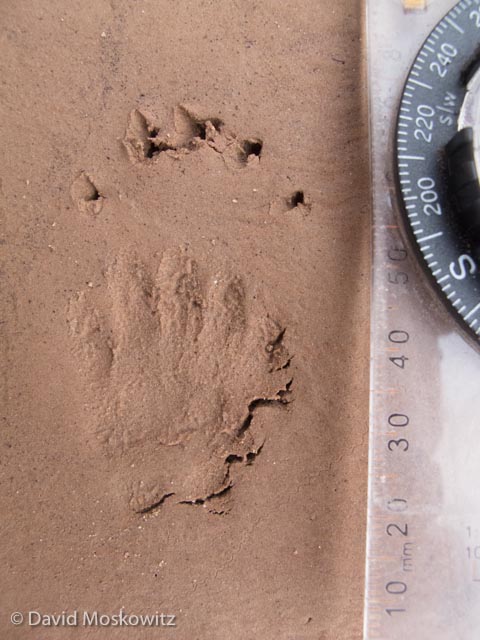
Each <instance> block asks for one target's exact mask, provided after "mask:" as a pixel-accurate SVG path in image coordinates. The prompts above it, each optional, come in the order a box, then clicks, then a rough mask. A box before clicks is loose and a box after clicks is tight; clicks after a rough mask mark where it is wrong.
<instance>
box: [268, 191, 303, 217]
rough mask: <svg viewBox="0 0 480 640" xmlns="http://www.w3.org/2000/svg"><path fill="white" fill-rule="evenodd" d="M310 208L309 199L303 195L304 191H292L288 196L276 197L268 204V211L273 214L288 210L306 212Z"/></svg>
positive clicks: (287, 211)
mask: <svg viewBox="0 0 480 640" xmlns="http://www.w3.org/2000/svg"><path fill="white" fill-rule="evenodd" d="M311 208H312V205H311V203H310V201H309V200H308V199H307V198H306V197H305V193H304V191H294V192H293V193H292V194H291V195H290V196H288V197H286V198H285V197H281V198H277V199H276V200H274V201H273V202H272V203H271V204H270V213H271V214H273V215H278V214H284V213H289V212H290V211H291V212H293V211H303V212H308V211H310V209H311Z"/></svg>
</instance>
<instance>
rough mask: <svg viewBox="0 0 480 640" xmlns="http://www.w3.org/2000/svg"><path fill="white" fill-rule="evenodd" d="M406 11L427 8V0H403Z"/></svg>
mask: <svg viewBox="0 0 480 640" xmlns="http://www.w3.org/2000/svg"><path fill="white" fill-rule="evenodd" d="M403 8H404V9H405V11H422V10H424V9H426V8H427V0H403Z"/></svg>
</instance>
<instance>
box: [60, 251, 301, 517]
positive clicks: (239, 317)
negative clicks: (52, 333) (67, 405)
mask: <svg viewBox="0 0 480 640" xmlns="http://www.w3.org/2000/svg"><path fill="white" fill-rule="evenodd" d="M92 295H93V294H92V292H91V291H87V292H84V293H81V294H80V295H79V296H77V297H76V298H75V299H73V300H72V301H71V302H70V305H69V309H68V321H69V326H70V333H71V336H72V344H73V348H74V352H75V355H76V358H77V360H78V363H79V365H80V370H81V373H82V375H83V376H84V378H85V381H86V382H87V383H89V392H88V393H89V406H88V411H87V417H86V422H87V424H88V433H90V434H91V435H92V438H93V441H94V442H95V443H96V445H95V446H97V447H100V448H101V450H102V451H103V452H104V454H105V455H107V456H108V458H109V459H110V460H112V461H113V462H114V467H115V468H116V469H117V470H118V469H119V470H120V471H119V472H120V474H121V477H122V481H123V482H124V483H126V485H127V486H128V496H129V501H130V505H131V507H132V508H133V509H134V510H135V511H137V512H140V511H146V510H148V509H150V508H152V507H154V506H157V505H159V504H161V503H162V502H163V500H164V499H165V498H166V497H167V496H169V495H174V496H175V499H176V500H177V501H179V502H191V503H198V502H199V501H205V500H206V499H208V498H209V497H212V496H215V495H218V494H219V493H221V492H222V491H225V490H226V489H227V488H228V487H229V486H230V485H231V480H230V477H229V466H230V463H231V462H232V461H233V460H235V461H237V462H238V461H239V460H240V461H243V462H244V463H245V464H247V463H248V462H250V461H251V459H252V457H253V456H254V455H255V454H256V453H257V452H258V450H259V448H260V447H261V443H258V441H257V442H255V437H254V435H253V431H252V429H251V428H250V425H251V423H252V419H253V417H254V411H255V409H256V407H257V406H259V405H263V406H264V405H268V404H271V403H278V404H285V403H286V402H287V401H288V394H289V389H290V384H291V377H290V371H289V364H290V355H289V353H288V351H287V349H286V347H285V345H284V336H285V328H284V327H283V326H282V325H281V324H279V323H278V322H277V321H275V320H274V319H272V318H271V317H270V316H269V314H268V313H267V311H266V310H265V308H264V306H263V305H262V304H261V303H260V302H259V301H258V296H255V297H254V296H249V294H248V291H247V287H246V285H245V283H244V281H243V279H242V278H241V277H240V276H238V275H230V274H228V273H224V274H217V275H216V276H215V277H207V276H205V275H203V274H202V273H201V270H200V268H199V266H198V264H197V263H196V261H195V260H194V259H193V258H191V257H190V256H189V255H187V253H186V252H185V251H183V250H176V251H169V252H166V253H165V254H164V255H163V258H162V260H161V262H160V264H159V266H158V269H157V270H156V272H155V273H153V272H152V271H150V270H149V269H147V268H146V266H145V265H144V264H142V262H141V261H140V260H138V258H137V257H135V256H134V255H130V254H123V255H120V256H118V257H117V258H116V259H115V260H114V262H113V263H112V264H111V265H110V267H109V268H108V270H107V272H106V291H105V294H104V298H103V299H104V300H106V302H107V304H106V305H105V309H104V310H102V311H100V310H99V309H98V308H97V306H98V305H95V303H94V302H93V301H91V300H92V298H91V296H92Z"/></svg>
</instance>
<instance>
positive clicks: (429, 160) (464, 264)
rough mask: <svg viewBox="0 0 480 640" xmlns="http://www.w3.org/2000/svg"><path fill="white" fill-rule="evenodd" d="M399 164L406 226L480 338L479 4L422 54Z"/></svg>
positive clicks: (438, 33) (409, 87) (404, 103)
mask: <svg viewBox="0 0 480 640" xmlns="http://www.w3.org/2000/svg"><path fill="white" fill-rule="evenodd" d="M396 164H397V175H398V183H399V187H400V192H401V199H402V202H403V211H404V214H405V218H406V220H407V227H408V229H409V230H410V231H411V234H412V236H413V238H414V241H415V244H416V246H417V247H418V249H419V251H420V253H421V255H422V260H423V261H424V263H425V266H426V267H427V268H428V270H429V271H430V273H431V275H432V276H433V278H434V279H435V281H436V283H437V285H438V288H439V290H440V292H441V295H442V296H443V297H444V299H446V300H447V301H448V302H449V304H450V306H451V308H452V310H455V311H456V313H458V314H459V315H460V316H461V318H463V321H464V323H466V326H468V327H469V330H471V331H473V332H474V333H475V334H476V336H477V339H480V182H479V176H480V0H462V1H461V2H458V3H457V4H456V5H455V7H454V8H453V9H452V10H451V11H450V12H449V13H448V14H447V15H446V16H445V17H444V18H443V19H442V20H441V21H440V22H439V23H438V25H437V26H436V27H435V28H434V29H433V31H432V32H431V33H430V35H429V36H428V38H427V40H426V41H425V43H424V44H423V46H422V48H421V49H420V51H419V52H418V54H417V57H416V59H415V62H414V63H413V65H412V68H411V69H410V73H409V75H408V78H407V81H406V83H405V87H404V90H403V95H402V99H401V103H400V108H399V113H398V121H397V134H396Z"/></svg>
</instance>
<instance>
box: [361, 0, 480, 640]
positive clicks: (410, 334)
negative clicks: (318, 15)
mask: <svg viewBox="0 0 480 640" xmlns="http://www.w3.org/2000/svg"><path fill="white" fill-rule="evenodd" d="M367 4H368V7H367V8H368V12H367V31H368V60H369V89H370V118H371V149H372V184H373V206H374V223H373V224H374V251H373V288H372V327H371V408H370V441H369V495H368V525H367V555H366V592H365V615H364V638H365V640H373V639H374V638H378V639H382V640H430V639H433V638H435V640H476V639H477V638H478V639H480V348H479V339H478V335H476V333H475V332H476V330H477V329H478V326H480V324H478V323H480V319H479V320H478V321H477V317H476V314H477V313H479V312H480V296H477V294H478V291H479V288H478V277H480V276H479V275H478V273H477V272H478V267H477V265H478V256H477V257H475V250H474V247H475V243H474V242H473V240H472V238H473V235H471V236H470V235H469V234H473V233H474V231H473V230H472V229H473V227H474V225H473V223H472V224H470V223H471V216H472V215H473V214H472V206H470V205H471V202H468V203H467V204H468V206H466V207H464V209H461V207H462V206H463V205H461V203H460V205H458V206H459V207H460V208H459V209H458V210H456V209H455V208H454V205H453V204H452V205H451V206H452V211H454V212H453V213H452V212H451V211H449V210H447V209H449V207H450V204H448V203H447V202H446V198H447V197H448V198H450V197H451V194H452V192H453V201H455V202H457V200H456V199H455V189H456V187H455V184H457V183H455V180H456V178H455V176H456V173H455V172H457V173H458V171H457V169H458V167H459V166H461V168H462V171H463V168H464V167H465V166H466V161H465V160H464V159H463V160H462V162H461V163H460V164H458V163H459V162H460V161H458V162H457V160H456V159H455V158H454V160H452V162H451V166H450V164H448V160H447V159H446V158H447V156H446V152H445V154H444V152H443V148H444V147H445V145H444V142H445V141H447V140H450V139H453V138H455V135H456V132H457V129H459V124H458V121H459V119H461V117H460V114H461V109H462V105H463V104H464V103H465V99H466V95H467V89H466V88H465V90H464V93H463V94H462V93H461V92H459V93H458V94H457V93H455V91H454V90H453V89H452V90H450V88H449V87H447V85H446V84H442V83H443V82H445V83H446V82H453V81H454V80H455V79H456V80H455V81H457V80H458V83H461V82H464V83H467V80H468V78H466V76H465V73H466V72H467V71H468V72H469V73H470V75H471V76H472V77H473V76H474V75H475V70H476V66H475V62H476V61H475V59H474V58H475V56H478V53H479V49H480V6H479V2H478V1H477V0H471V1H469V0H464V1H463V2H460V3H458V2H452V1H451V0H433V1H431V2H427V3H425V2H422V1H421V0H420V1H414V0H411V1H410V2H409V1H408V0H404V1H402V0H367ZM424 5H425V6H424ZM452 10H454V11H456V12H454V13H451V12H452ZM441 21H443V22H442V24H441V26H440V27H439V28H438V29H437V30H436V31H434V32H433V33H434V35H433V36H429V34H431V33H432V30H435V28H436V25H438V24H439V22H441ZM429 37H430V40H427V38H429ZM424 43H426V44H427V47H428V48H427V49H426V50H424V51H423V53H422V55H421V56H420V58H417V54H418V53H419V51H421V49H422V46H423V45H424ZM468 43H469V44H468ZM465 47H466V48H465ZM468 47H470V49H471V55H472V66H471V67H469V68H468V69H467V66H466V64H467V63H466V59H467V57H468V55H470V54H467V53H466V52H467V49H468ZM415 60H417V63H416V64H418V65H419V66H418V68H416V69H417V72H416V75H415V74H414V75H410V76H409V72H410V70H411V69H412V68H414V67H412V65H413V64H414V61H415ZM460 67H461V73H460V72H459V69H460ZM462 74H463V75H462ZM457 76H458V78H457ZM460 76H461V78H460ZM407 77H409V78H410V85H409V87H408V91H407V90H406V89H405V83H406V81H407ZM469 77H470V76H469ZM459 86H460V85H459ZM459 91H460V90H459ZM405 92H406V93H405ZM406 96H407V97H406ZM467 102H468V100H467ZM402 105H403V107H404V109H405V110H404V111H403V112H402V111H400V109H401V106H402ZM467 106H469V105H468V104H467ZM469 108H470V107H469ZM470 110H471V109H470ZM473 111H475V109H473ZM400 113H403V114H404V115H405V116H406V119H405V120H403V119H401V120H399V114H400ZM398 122H403V123H404V127H403V129H404V130H405V132H406V133H404V134H401V136H403V138H402V137H400V143H399V142H398V140H399V136H398V131H402V130H403V129H402V128H401V127H397V123H398ZM479 124H480V123H479ZM462 135H463V134H462ZM403 139H404V140H405V143H403V142H402V140H403ZM435 141H438V144H439V145H440V146H441V150H440V151H439V150H438V149H440V146H439V148H438V149H436V148H435V149H434V150H433V151H431V150H432V149H433V147H434V145H435ZM415 145H420V146H418V148H417V147H415ZM421 145H424V146H423V147H422V146H421ZM457 146H458V145H457ZM462 148H463V147H462ZM399 149H400V150H399ZM412 149H413V151H412ZM419 149H420V151H419ZM422 149H426V154H423V151H422ZM456 149H457V147H455V148H454V153H456ZM430 151H431V163H436V164H435V166H434V165H433V164H432V165H431V166H430V165H429V157H426V155H428V154H429V153H430ZM462 153H463V151H462ZM472 153H473V152H472ZM399 156H402V157H401V158H399ZM455 157H456V156H455ZM462 157H463V156H462ZM447 164H448V166H449V171H450V169H451V172H452V175H453V178H452V181H453V183H452V184H453V186H452V184H450V185H446V184H443V183H444V182H448V180H447V178H446V177H445V176H446V173H445V172H446V171H447V169H446V168H445V167H446V166H447ZM470 164H471V163H470ZM399 165H403V166H400V167H399ZM437 165H438V167H439V168H438V169H437ZM442 172H443V173H442ZM400 173H401V174H403V175H399V174H400ZM402 178H404V180H403V183H401V181H402ZM470 178H472V176H470ZM457 182H458V180H457ZM462 184H463V183H462ZM405 185H408V186H405ZM470 191H471V189H470ZM457 204H458V202H457ZM457 204H456V205H455V206H457ZM427 205H430V207H428V206H427ZM415 207H416V208H415ZM455 211H457V213H455ZM409 214H411V217H410V215H409ZM462 216H463V218H462ZM464 219H465V220H466V222H465V224H464ZM467 223H468V224H467ZM415 224H416V225H417V226H414V225H415ZM412 225H413V226H412ZM468 225H470V226H468ZM467 227H468V229H467ZM449 234H450V235H449ZM458 238H460V239H459V240H458V243H460V244H458V245H457V244H456V243H457V239H458ZM447 240H448V242H447ZM462 243H463V244H462ZM442 270H443V271H442ZM433 274H435V275H433ZM442 279H443V280H442ZM448 285H450V287H448ZM443 289H445V290H443ZM452 291H453V295H451V293H452ZM476 296H477V297H476ZM467 325H468V326H467ZM470 325H473V326H471V327H470Z"/></svg>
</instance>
